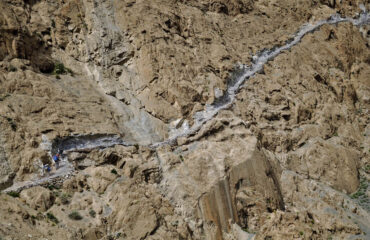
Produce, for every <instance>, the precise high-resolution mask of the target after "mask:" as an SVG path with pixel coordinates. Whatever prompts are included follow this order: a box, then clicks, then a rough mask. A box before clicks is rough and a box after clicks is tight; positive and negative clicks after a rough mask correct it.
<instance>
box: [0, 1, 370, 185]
mask: <svg viewBox="0 0 370 240" xmlns="http://www.w3.org/2000/svg"><path fill="white" fill-rule="evenodd" d="M341 22H350V23H352V24H353V25H354V26H361V25H367V24H369V23H370V14H369V13H368V12H367V11H366V10H365V8H364V7H362V12H361V14H359V16H358V18H347V17H346V18H343V17H340V16H339V15H334V16H332V17H330V18H329V19H327V20H321V21H319V22H317V23H315V24H305V25H303V26H302V27H301V28H300V30H299V31H298V32H296V33H295V34H294V38H292V39H290V40H289V41H288V42H286V44H285V45H283V46H277V47H274V48H272V49H267V50H263V51H261V52H260V53H259V54H258V55H256V56H253V57H252V59H253V61H252V64H251V65H241V66H239V69H237V70H236V72H235V74H234V75H235V77H234V78H233V79H231V81H230V83H229V85H228V89H227V91H225V93H224V95H223V96H221V97H220V98H218V99H216V100H215V102H214V103H213V104H211V105H208V106H206V108H205V109H204V110H203V111H200V112H197V113H196V114H195V115H194V124H193V125H192V126H191V127H190V128H189V127H185V128H184V129H183V131H182V132H180V133H177V134H175V135H173V136H171V137H170V138H168V139H167V140H165V141H162V142H157V143H153V144H150V145H146V146H147V147H150V148H154V149H155V148H157V147H159V146H162V145H173V144H174V143H175V142H176V140H177V139H178V138H179V137H188V136H189V135H192V134H195V133H196V132H198V131H199V130H200V129H201V128H202V126H203V125H204V124H205V123H207V122H208V121H209V120H211V119H213V118H214V117H215V116H216V115H217V113H218V112H219V111H221V110H222V109H226V108H229V107H230V106H231V105H232V104H233V102H234V101H235V97H236V95H237V93H238V91H239V89H240V87H241V86H242V85H243V84H244V82H245V81H246V80H248V79H249V78H251V77H253V76H254V75H255V74H256V73H258V72H260V71H262V70H263V66H264V65H265V64H266V63H267V62H268V61H270V60H273V59H274V58H275V57H276V56H278V55H279V54H280V53H282V52H283V51H285V50H289V49H291V48H292V47H293V46H295V45H297V44H298V43H299V42H300V41H301V40H302V38H303V37H304V36H305V35H306V34H308V33H311V32H313V31H315V30H318V29H319V28H320V27H321V26H323V25H325V24H330V25H333V24H337V23H341ZM49 145H50V148H49V149H48V150H49V153H50V156H52V155H54V154H55V153H57V152H58V151H63V156H64V157H62V160H61V164H60V168H59V169H58V170H56V171H55V172H53V173H51V174H50V175H48V176H44V177H37V176H36V177H35V178H34V179H31V180H29V181H24V182H17V183H14V184H13V185H12V186H11V187H9V188H7V189H5V190H4V192H13V191H14V192H19V191H21V190H22V189H25V188H30V187H33V186H36V185H42V184H47V183H50V182H53V181H58V180H61V181H63V180H64V179H66V178H68V177H69V176H71V175H73V173H74V167H73V165H72V164H71V163H70V162H69V161H68V158H67V157H66V155H65V154H66V153H68V152H74V151H82V150H89V149H90V150H91V149H98V148H101V149H103V148H107V147H113V146H115V145H124V146H132V145H134V144H129V143H126V142H125V141H124V140H123V139H121V138H120V137H119V136H117V135H104V134H100V135H82V136H81V135H77V136H69V137H66V138H63V139H55V140H54V141H53V142H52V143H49Z"/></svg>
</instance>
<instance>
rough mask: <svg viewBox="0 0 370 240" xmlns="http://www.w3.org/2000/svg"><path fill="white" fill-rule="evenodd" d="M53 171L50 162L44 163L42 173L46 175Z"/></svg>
mask: <svg viewBox="0 0 370 240" xmlns="http://www.w3.org/2000/svg"><path fill="white" fill-rule="evenodd" d="M50 172H51V167H50V166H49V164H44V165H43V167H42V175H43V176H44V175H45V174H48V173H50Z"/></svg>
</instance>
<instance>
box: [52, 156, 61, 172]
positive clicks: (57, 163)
mask: <svg viewBox="0 0 370 240" xmlns="http://www.w3.org/2000/svg"><path fill="white" fill-rule="evenodd" d="M53 160H54V162H55V168H56V169H58V168H59V163H60V154H59V153H57V154H55V155H54V156H53Z"/></svg>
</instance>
